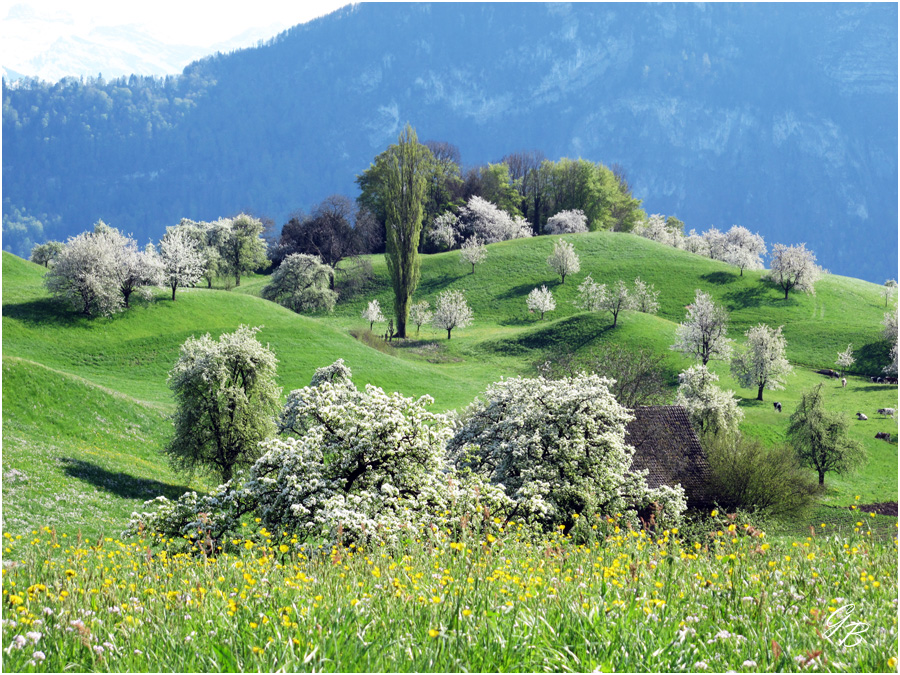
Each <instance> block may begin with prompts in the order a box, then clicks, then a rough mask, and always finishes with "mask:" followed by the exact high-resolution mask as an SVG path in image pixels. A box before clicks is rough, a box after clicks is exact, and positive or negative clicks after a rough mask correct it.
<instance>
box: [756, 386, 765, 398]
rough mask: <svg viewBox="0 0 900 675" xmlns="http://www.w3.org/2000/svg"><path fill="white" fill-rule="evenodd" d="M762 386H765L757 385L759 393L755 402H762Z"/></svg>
mask: <svg viewBox="0 0 900 675" xmlns="http://www.w3.org/2000/svg"><path fill="white" fill-rule="evenodd" d="M764 386H765V385H762V384H761V385H759V392H758V393H757V394H756V400H757V401H762V400H763V397H762V392H763V387H764Z"/></svg>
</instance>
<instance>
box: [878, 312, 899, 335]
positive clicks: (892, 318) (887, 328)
mask: <svg viewBox="0 0 900 675" xmlns="http://www.w3.org/2000/svg"><path fill="white" fill-rule="evenodd" d="M881 327H882V328H881V337H882V338H884V339H885V340H887V341H888V342H897V308H896V307H895V308H894V311H892V312H885V313H884V318H883V319H882V320H881Z"/></svg>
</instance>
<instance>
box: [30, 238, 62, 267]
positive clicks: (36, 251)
mask: <svg viewBox="0 0 900 675" xmlns="http://www.w3.org/2000/svg"><path fill="white" fill-rule="evenodd" d="M65 247H66V245H65V244H63V243H62V242H61V241H52V240H51V241H48V242H46V243H43V244H35V245H34V247H33V248H32V249H31V262H33V263H37V264H38V265H43V266H44V267H50V263H51V262H53V261H54V260H56V258H57V257H58V256H59V254H60V253H62V252H63V249H64V248H65Z"/></svg>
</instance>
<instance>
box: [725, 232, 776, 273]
mask: <svg viewBox="0 0 900 675" xmlns="http://www.w3.org/2000/svg"><path fill="white" fill-rule="evenodd" d="M765 254H766V242H765V240H764V239H763V238H762V236H760V235H759V234H753V233H752V232H750V230H748V229H747V228H746V227H741V226H740V225H732V226H731V229H730V230H728V232H726V233H725V251H724V254H723V260H724V261H725V262H727V263H728V264H729V265H734V266H735V267H739V268H740V269H741V276H744V270H745V269H748V270H761V269H762V268H763V261H762V256H764V255H765Z"/></svg>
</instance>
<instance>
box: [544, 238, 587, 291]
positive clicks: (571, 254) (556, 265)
mask: <svg viewBox="0 0 900 675" xmlns="http://www.w3.org/2000/svg"><path fill="white" fill-rule="evenodd" d="M547 264H548V265H550V269H552V270H553V271H554V272H556V273H557V274H558V275H559V276H560V277H562V283H566V277H567V276H568V275H570V274H575V273H576V272H578V270H580V269H581V261H580V260H579V259H578V254H577V253H575V245H574V244H570V243H569V242H567V241H566V240H565V239H557V240H556V241H554V242H553V253H551V254H550V255H549V256H548V257H547Z"/></svg>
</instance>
